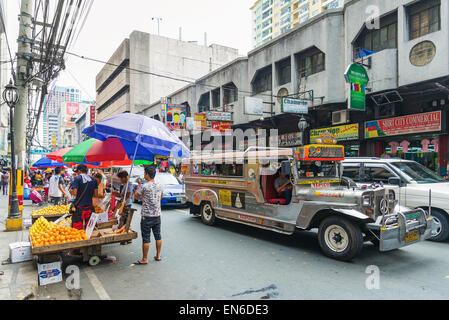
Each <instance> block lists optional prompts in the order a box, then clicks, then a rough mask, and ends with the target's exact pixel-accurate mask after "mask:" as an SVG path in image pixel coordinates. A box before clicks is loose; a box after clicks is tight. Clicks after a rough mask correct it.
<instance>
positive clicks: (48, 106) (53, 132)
mask: <svg viewBox="0 0 449 320" xmlns="http://www.w3.org/2000/svg"><path fill="white" fill-rule="evenodd" d="M80 95H81V92H80V90H79V89H76V88H69V87H57V86H55V87H54V88H53V89H51V90H50V91H49V93H48V94H47V95H46V96H45V99H44V111H43V146H44V147H46V148H50V149H51V148H56V147H58V146H59V145H60V144H61V143H62V137H61V127H64V126H66V124H67V123H70V122H72V121H71V119H72V118H74V119H75V118H76V117H77V115H78V114H79V113H80V110H79V106H80V105H79V102H80V98H81V97H80ZM73 122H74V121H73Z"/></svg>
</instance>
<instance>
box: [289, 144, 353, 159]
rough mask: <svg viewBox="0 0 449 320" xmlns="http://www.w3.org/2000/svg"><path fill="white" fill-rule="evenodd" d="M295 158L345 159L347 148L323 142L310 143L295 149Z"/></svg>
mask: <svg viewBox="0 0 449 320" xmlns="http://www.w3.org/2000/svg"><path fill="white" fill-rule="evenodd" d="M295 159H296V160H302V161H343V160H344V159H345V148H344V147H343V146H332V145H321V144H313V145H308V146H305V147H299V148H298V149H297V150H295Z"/></svg>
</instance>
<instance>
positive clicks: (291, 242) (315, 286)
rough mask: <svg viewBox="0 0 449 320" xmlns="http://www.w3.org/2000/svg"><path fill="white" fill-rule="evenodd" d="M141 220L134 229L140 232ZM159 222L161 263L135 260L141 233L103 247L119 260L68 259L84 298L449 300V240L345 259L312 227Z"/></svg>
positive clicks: (174, 218) (174, 215)
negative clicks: (326, 247)
mask: <svg viewBox="0 0 449 320" xmlns="http://www.w3.org/2000/svg"><path fill="white" fill-rule="evenodd" d="M137 207H139V206H137ZM139 212H140V207H139ZM139 219H140V215H136V216H135V219H134V221H133V228H134V230H136V231H138V232H139V233H140V226H139ZM162 224H163V225H162V237H163V245H162V257H163V260H162V261H161V262H156V261H154V260H151V262H150V263H149V264H148V265H146V266H139V265H133V262H134V261H135V260H136V259H138V258H140V257H141V239H140V236H139V238H138V239H137V240H135V241H134V242H133V243H132V244H131V245H128V246H115V247H110V248H107V249H105V250H104V253H107V254H109V255H114V256H115V257H116V258H117V261H116V262H109V261H102V262H101V263H100V264H99V265H97V266H95V267H88V266H86V265H83V264H81V263H80V262H79V261H78V260H73V261H67V262H68V263H75V264H78V265H79V266H80V267H81V270H82V272H81V287H82V288H83V299H99V298H102V299H108V298H110V299H226V300H228V299H367V300H371V299H373V300H374V299H375V300H378V299H448V298H449V254H448V253H449V243H434V242H429V241H426V242H422V243H419V244H415V245H413V246H410V247H407V248H404V249H400V250H396V251H393V252H388V253H380V252H379V251H378V250H377V248H376V247H374V245H372V244H365V246H364V248H363V251H362V253H361V255H360V256H358V257H357V258H356V259H354V261H352V262H349V263H348V262H339V261H335V260H331V259H329V258H326V257H325V256H323V255H322V254H321V251H320V249H319V246H318V242H317V234H316V233H315V232H313V231H312V232H298V233H296V234H294V235H293V236H286V235H282V234H277V233H274V232H270V231H265V230H259V229H255V228H252V227H248V226H244V225H239V224H235V223H230V222H223V221H220V223H219V224H218V225H217V226H214V227H209V226H206V225H204V224H202V222H201V220H200V219H199V218H196V217H193V216H190V215H188V210H187V209H165V210H164V211H163V217H162ZM154 254H155V248H154V245H153V244H152V247H151V248H150V257H153V256H154ZM369 266H376V267H377V268H378V270H379V272H380V273H379V275H380V276H379V283H378V284H379V289H367V287H366V281H367V278H368V277H370V275H371V274H368V273H366V271H367V267H369ZM371 276H372V275H371ZM370 283H372V282H370ZM60 285H61V286H63V284H60Z"/></svg>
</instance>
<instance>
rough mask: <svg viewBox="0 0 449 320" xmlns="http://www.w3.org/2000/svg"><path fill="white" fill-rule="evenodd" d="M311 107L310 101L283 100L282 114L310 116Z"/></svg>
mask: <svg viewBox="0 0 449 320" xmlns="http://www.w3.org/2000/svg"><path fill="white" fill-rule="evenodd" d="M309 106H310V101H307V100H298V99H289V98H282V102H281V112H284V113H298V114H308V113H309Z"/></svg>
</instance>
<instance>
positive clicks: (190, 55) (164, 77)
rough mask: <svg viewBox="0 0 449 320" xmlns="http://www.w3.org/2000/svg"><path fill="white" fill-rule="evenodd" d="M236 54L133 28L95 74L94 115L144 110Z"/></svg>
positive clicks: (228, 49)
mask: <svg viewBox="0 0 449 320" xmlns="http://www.w3.org/2000/svg"><path fill="white" fill-rule="evenodd" d="M238 56H239V55H238V50H237V49H233V48H229V47H224V46H220V45H216V44H212V45H210V46H207V44H206V43H205V44H204V45H198V44H196V43H191V42H185V41H181V40H176V39H170V38H167V37H162V36H157V35H152V34H148V33H144V32H139V31H134V32H132V33H131V35H130V37H129V39H125V40H124V41H123V42H122V44H121V45H120V47H119V48H118V49H117V50H116V51H115V53H114V54H113V55H112V57H111V58H110V59H109V62H108V64H106V65H105V66H104V67H103V69H102V70H101V71H100V73H99V74H98V75H97V78H96V90H97V99H96V101H97V117H98V119H99V120H103V119H105V118H107V117H110V116H112V115H115V114H119V113H123V112H133V113H137V112H139V111H141V110H144V109H146V108H148V106H149V105H150V104H151V103H152V102H154V101H157V100H159V99H160V98H161V97H164V96H165V95H167V94H169V93H170V92H173V91H175V90H178V89H180V88H181V87H182V86H184V85H185V84H186V83H187V82H191V81H194V80H195V79H197V78H199V77H202V76H204V75H205V74H207V73H208V72H211V71H212V70H214V69H217V68H219V67H221V66H222V65H224V64H226V63H228V62H230V61H232V60H234V59H235V58H237V57H238Z"/></svg>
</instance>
